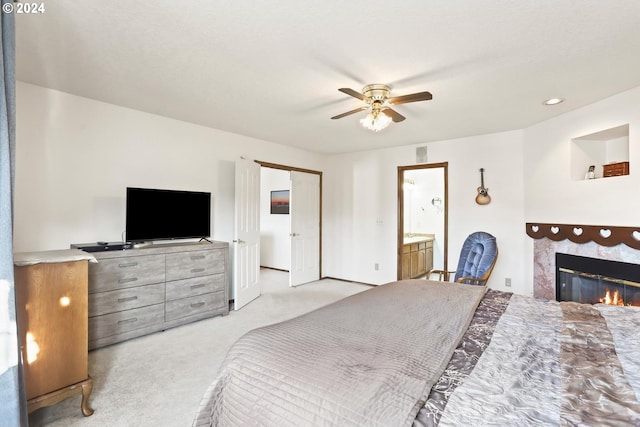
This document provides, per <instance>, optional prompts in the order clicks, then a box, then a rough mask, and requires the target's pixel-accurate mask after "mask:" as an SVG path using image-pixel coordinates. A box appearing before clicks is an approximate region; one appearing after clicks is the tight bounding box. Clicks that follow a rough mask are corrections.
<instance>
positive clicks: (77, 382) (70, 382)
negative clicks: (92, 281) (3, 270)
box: [14, 249, 96, 416]
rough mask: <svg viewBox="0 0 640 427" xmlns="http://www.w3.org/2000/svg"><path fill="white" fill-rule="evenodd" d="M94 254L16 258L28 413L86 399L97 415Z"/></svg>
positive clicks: (65, 252) (86, 411)
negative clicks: (92, 370) (92, 341)
mask: <svg viewBox="0 0 640 427" xmlns="http://www.w3.org/2000/svg"><path fill="white" fill-rule="evenodd" d="M89 261H92V262H96V260H95V258H94V257H93V255H90V254H88V253H86V252H83V251H80V250H77V249H69V250H59V251H45V252H29V253H16V254H14V272H15V285H16V308H17V314H16V317H17V320H18V331H19V334H20V349H21V354H22V358H23V361H24V376H25V386H26V393H27V409H28V411H29V412H33V411H35V410H36V409H39V408H42V407H45V406H51V405H54V404H56V403H58V402H60V401H62V400H64V399H66V398H68V397H71V396H75V395H77V394H82V402H81V410H82V413H83V414H84V416H90V415H91V414H93V409H91V407H90V406H89V402H88V400H89V395H90V394H91V390H92V388H93V380H92V379H91V377H90V376H89V374H88V326H87V324H88V296H87V295H88V264H89Z"/></svg>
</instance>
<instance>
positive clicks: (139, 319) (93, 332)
mask: <svg viewBox="0 0 640 427" xmlns="http://www.w3.org/2000/svg"><path fill="white" fill-rule="evenodd" d="M163 318H164V304H155V305H149V306H146V307H141V308H134V309H133V310H125V311H120V312H117V313H111V314H105V315H103V316H96V317H90V318H89V341H94V340H99V339H102V338H105V337H109V336H112V335H118V334H123V333H126V332H129V331H133V330H136V329H142V328H147V327H151V328H153V329H155V330H158V331H159V330H161V329H162V326H163V320H164V319H163Z"/></svg>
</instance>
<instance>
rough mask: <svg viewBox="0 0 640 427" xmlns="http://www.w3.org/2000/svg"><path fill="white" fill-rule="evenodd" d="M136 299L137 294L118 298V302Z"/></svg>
mask: <svg viewBox="0 0 640 427" xmlns="http://www.w3.org/2000/svg"><path fill="white" fill-rule="evenodd" d="M137 299H138V296H137V295H136V296H134V297H126V298H118V302H127V301H135V300H137Z"/></svg>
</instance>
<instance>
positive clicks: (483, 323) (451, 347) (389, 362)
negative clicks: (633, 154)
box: [193, 280, 640, 427]
mask: <svg viewBox="0 0 640 427" xmlns="http://www.w3.org/2000/svg"><path fill="white" fill-rule="evenodd" d="M638 343H640V308H639V307H618V306H607V305H601V304H599V305H594V306H591V305H585V304H578V303H572V302H562V303H558V302H555V301H542V300H534V299H533V298H530V297H524V296H520V295H515V294H511V293H506V292H501V291H496V290H491V289H487V288H485V287H479V286H469V285H460V284H454V283H442V282H433V281H426V280H403V281H398V282H392V283H389V284H386V285H383V286H378V287H376V288H372V289H370V290H367V291H364V292H361V293H359V294H356V295H353V296H350V297H347V298H345V299H343V300H340V301H338V302H336V303H334V304H330V305H328V306H325V307H322V308H320V309H318V310H315V311H313V312H311V313H307V314H305V315H303V316H299V317H296V318H294V319H291V320H288V321H285V322H282V323H278V324H275V325H270V326H266V327H263V328H259V329H256V330H253V331H251V332H249V333H247V334H246V335H244V336H243V337H242V338H240V339H239V340H238V341H237V342H236V343H235V344H234V345H233V346H232V348H231V349H230V350H229V353H228V354H227V356H226V358H225V360H224V362H223V364H222V367H221V370H220V373H219V375H218V376H217V378H216V379H215V380H214V382H213V383H212V384H211V386H210V387H209V388H208V389H207V391H206V393H205V395H204V396H203V398H202V401H201V404H200V407H199V409H198V412H197V414H196V417H195V419H194V421H193V425H194V426H250V425H263V426H300V425H305V426H316V425H326V426H330V425H331V426H351V425H353V426H355V425H366V426H415V427H426V426H462V425H473V426H479V425H519V426H520V425H531V426H534V425H535V426H539V425H590V426H607V425H611V426H614V425H616V426H623V425H625V426H626V425H638V426H640V403H639V402H640V345H639V344H638Z"/></svg>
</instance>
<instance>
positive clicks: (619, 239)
mask: <svg viewBox="0 0 640 427" xmlns="http://www.w3.org/2000/svg"><path fill="white" fill-rule="evenodd" d="M526 231H527V235H528V236H529V237H532V238H534V239H544V238H546V239H550V240H553V241H556V242H559V241H562V240H565V239H569V240H570V241H571V242H573V243H578V244H584V243H589V242H595V243H597V244H598V245H601V246H616V245H619V244H621V243H624V244H625V245H627V246H629V247H630V248H633V249H639V250H640V227H612V226H609V225H573V224H542V223H536V222H528V223H527V230H526Z"/></svg>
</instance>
